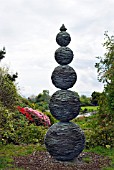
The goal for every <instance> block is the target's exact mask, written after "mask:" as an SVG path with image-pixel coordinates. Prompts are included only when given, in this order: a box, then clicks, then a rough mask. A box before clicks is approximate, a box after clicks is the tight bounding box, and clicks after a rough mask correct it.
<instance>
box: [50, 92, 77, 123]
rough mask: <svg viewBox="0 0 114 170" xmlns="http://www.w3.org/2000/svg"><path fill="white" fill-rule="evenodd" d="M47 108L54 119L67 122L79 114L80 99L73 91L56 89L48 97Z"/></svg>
mask: <svg viewBox="0 0 114 170" xmlns="http://www.w3.org/2000/svg"><path fill="white" fill-rule="evenodd" d="M49 109H50V112H51V114H52V115H53V116H54V117H55V118H56V119H58V120H60V121H64V122H65V121H66V122H68V121H69V120H72V119H73V118H75V117H76V116H77V115H78V114H79V111H80V101H79V98H78V97H77V96H76V95H75V92H73V91H70V90H58V91H56V92H55V93H54V94H53V95H52V97H51V99H50V103H49Z"/></svg>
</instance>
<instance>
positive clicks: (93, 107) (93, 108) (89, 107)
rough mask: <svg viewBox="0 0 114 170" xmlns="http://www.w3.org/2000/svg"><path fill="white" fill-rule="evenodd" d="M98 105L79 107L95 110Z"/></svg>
mask: <svg viewBox="0 0 114 170" xmlns="http://www.w3.org/2000/svg"><path fill="white" fill-rule="evenodd" d="M98 108H99V106H82V107H81V109H82V110H84V109H87V110H88V111H96V110H98Z"/></svg>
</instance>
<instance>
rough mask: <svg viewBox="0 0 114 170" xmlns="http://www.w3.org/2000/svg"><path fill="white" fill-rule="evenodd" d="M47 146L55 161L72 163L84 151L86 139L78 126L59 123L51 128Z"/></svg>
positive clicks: (46, 138)
mask: <svg viewBox="0 0 114 170" xmlns="http://www.w3.org/2000/svg"><path fill="white" fill-rule="evenodd" d="M45 145H46V148H47V150H48V152H49V153H50V155H51V156H53V157H54V158H55V159H57V160H59V161H70V160H73V159H74V158H75V157H77V156H78V155H79V154H80V153H81V152H82V150H83V149H84V145H85V137H84V134H83V132H82V130H81V129H80V128H79V126H78V125H76V124H74V123H72V122H64V123H63V122H59V123H56V124H54V125H52V126H51V127H50V128H49V130H48V132H47V134H46V136H45Z"/></svg>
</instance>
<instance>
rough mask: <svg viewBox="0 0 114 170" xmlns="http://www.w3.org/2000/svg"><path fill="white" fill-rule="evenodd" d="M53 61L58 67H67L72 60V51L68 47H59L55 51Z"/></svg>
mask: <svg viewBox="0 0 114 170" xmlns="http://www.w3.org/2000/svg"><path fill="white" fill-rule="evenodd" d="M55 60H56V61H57V63H58V64H60V65H67V64H69V63H71V61H72V60H73V51H72V50H71V49H70V48H68V47H60V48H58V49H57V50H56V51H55Z"/></svg>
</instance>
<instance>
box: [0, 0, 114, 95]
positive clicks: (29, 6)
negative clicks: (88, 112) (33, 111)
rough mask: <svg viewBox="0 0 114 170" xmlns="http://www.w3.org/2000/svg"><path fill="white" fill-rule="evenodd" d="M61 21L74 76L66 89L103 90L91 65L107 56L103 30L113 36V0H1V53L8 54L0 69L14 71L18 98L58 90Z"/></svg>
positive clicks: (86, 93) (80, 93)
mask: <svg viewBox="0 0 114 170" xmlns="http://www.w3.org/2000/svg"><path fill="white" fill-rule="evenodd" d="M63 23H64V24H65V26H66V28H67V32H68V33H69V34H70V36H71V43H70V44H69V46H68V47H70V48H71V50H72V51H73V53H74V59H73V61H72V63H71V64H70V66H72V67H73V68H74V69H75V71H76V73H77V82H76V84H75V85H74V87H73V88H72V89H70V90H73V91H76V92H78V93H79V95H82V94H83V95H87V96H90V95H91V93H92V92H93V91H99V92H101V91H102V90H103V85H102V83H99V82H98V80H97V69H96V68H95V66H94V65H95V63H96V62H98V60H97V59H96V57H97V56H103V54H104V52H105V50H104V48H103V47H102V43H103V42H104V32H105V31H108V32H109V35H114V32H113V31H114V0H0V49H2V47H3V46H5V48H6V53H7V54H6V57H5V59H3V60H2V62H1V63H0V65H2V66H3V65H4V66H6V65H7V66H8V67H9V69H10V72H13V73H15V72H18V80H17V83H18V87H19V88H20V94H21V95H23V96H26V97H28V96H31V95H33V94H34V95H38V94H39V93H41V92H42V91H43V90H49V92H50V94H53V93H54V92H55V91H56V90H58V89H57V88H56V87H54V85H53V84H52V82H51V74H52V72H53V70H54V68H55V67H56V66H58V64H57V63H56V61H55V59H54V53H55V51H56V49H58V48H59V46H58V45H57V43H56V40H55V38H56V35H57V33H58V32H59V29H60V27H61V25H62V24H63Z"/></svg>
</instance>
